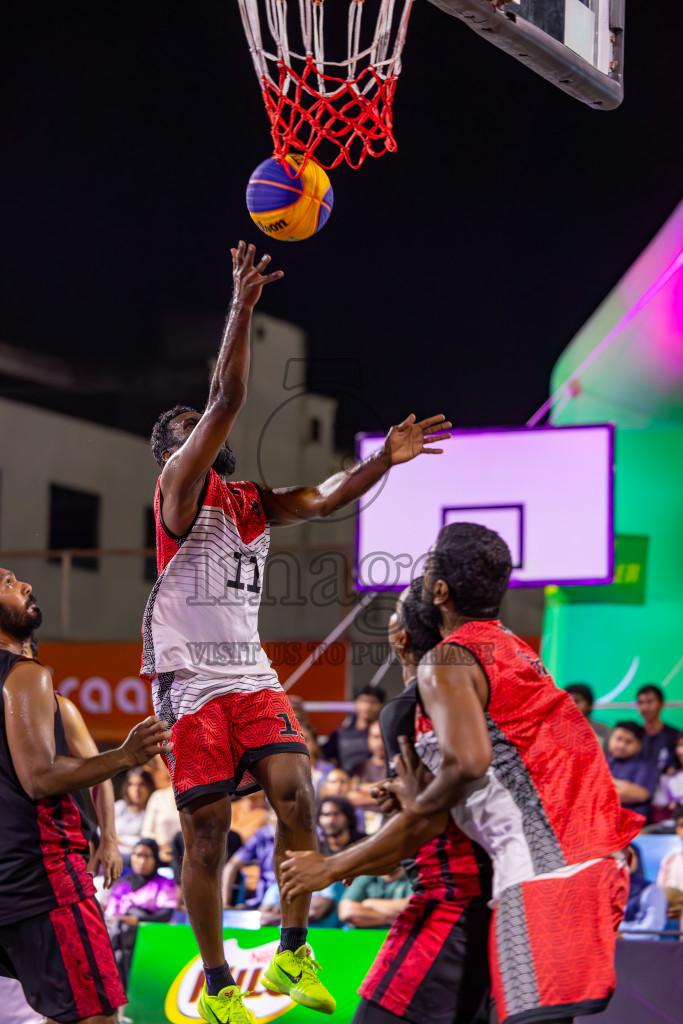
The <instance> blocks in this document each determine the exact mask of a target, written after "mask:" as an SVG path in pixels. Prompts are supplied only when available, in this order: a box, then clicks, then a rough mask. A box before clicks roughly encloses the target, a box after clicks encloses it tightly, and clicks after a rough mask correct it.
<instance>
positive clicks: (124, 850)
mask: <svg viewBox="0 0 683 1024" xmlns="http://www.w3.org/2000/svg"><path fill="white" fill-rule="evenodd" d="M153 792H154V779H153V778H152V776H151V775H150V773H149V772H146V771H145V770H144V768H132V769H131V770H130V771H129V772H128V774H127V775H126V778H125V780H124V783H123V788H122V790H121V799H120V800H117V801H116V803H115V804H114V828H115V829H116V838H117V840H118V844H119V851H120V853H121V856H122V857H123V865H124V867H126V868H128V867H130V855H131V851H132V849H133V847H134V846H135V845H136V843H137V842H138V840H139V839H140V836H141V835H142V834H143V833H142V825H143V822H144V820H145V809H146V807H147V803H148V801H149V798H150V796H151V795H152V793H153Z"/></svg>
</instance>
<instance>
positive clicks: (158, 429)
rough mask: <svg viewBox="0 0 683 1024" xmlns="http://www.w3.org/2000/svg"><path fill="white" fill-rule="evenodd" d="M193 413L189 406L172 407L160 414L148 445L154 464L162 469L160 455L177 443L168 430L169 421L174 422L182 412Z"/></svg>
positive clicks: (162, 463) (162, 461)
mask: <svg viewBox="0 0 683 1024" xmlns="http://www.w3.org/2000/svg"><path fill="white" fill-rule="evenodd" d="M194 411H195V410H194V409H193V408H192V406H191V405H174V406H173V408H172V409H167V410H166V412H162V414H161V416H160V417H159V419H158V420H157V421H156V423H155V424H154V427H153V429H152V436H151V437H150V439H149V443H150V447H151V449H152V455H153V456H154V459H155V462H156V464H157V465H158V466H161V467H163V465H164V460H163V458H162V455H163V454H164V452H167V451H168V450H169V448H173V447H175V445H176V443H177V442H176V439H175V438H174V437H173V436H172V434H171V432H170V430H169V429H168V425H169V423H170V422H171V420H174V419H175V418H176V416H180V415H181V414H182V413H184V412H194Z"/></svg>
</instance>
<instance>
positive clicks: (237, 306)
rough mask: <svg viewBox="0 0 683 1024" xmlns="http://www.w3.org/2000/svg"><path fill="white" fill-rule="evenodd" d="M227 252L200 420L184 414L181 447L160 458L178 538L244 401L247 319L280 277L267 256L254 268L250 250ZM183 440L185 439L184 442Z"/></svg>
mask: <svg viewBox="0 0 683 1024" xmlns="http://www.w3.org/2000/svg"><path fill="white" fill-rule="evenodd" d="M230 251H231V253H232V277H233V293H232V301H231V303H230V310H229V312H228V318H227V321H226V324H225V330H224V332H223V338H222V340H221V347H220V350H219V352H218V359H217V362H216V368H215V370H214V373H213V377H212V379H211V387H210V389H209V398H208V401H207V403H206V408H205V409H204V412H203V413H202V414H201V416H200V415H199V414H197V413H195V412H192V411H191V410H189V411H188V412H186V413H184V414H182V415H180V416H178V423H177V424H174V426H175V429H176V430H177V431H178V432H179V439H180V440H181V441H182V446H181V447H180V448H179V449H178V450H177V451H176V452H175V454H173V452H172V451H169V452H168V453H164V454H163V458H164V460H165V465H164V469H163V472H162V474H161V494H162V498H163V515H164V523H165V525H166V526H167V527H168V529H169V530H170V531H171V532H172V533H174V534H176V535H177V536H182V535H183V534H184V533H186V532H187V530H188V529H189V528H190V526H191V525H192V523H193V521H194V518H195V516H196V514H197V505H198V502H199V499H200V497H201V493H202V490H203V487H204V483H205V480H206V474H207V473H208V471H209V469H210V467H211V466H212V465H213V463H214V461H215V459H216V457H217V455H218V453H219V452H220V450H221V448H222V447H223V445H224V444H225V442H226V440H227V438H228V435H229V434H230V431H231V430H232V427H233V425H234V423H235V420H236V419H237V416H238V414H239V411H240V409H241V408H242V406H243V405H244V402H245V399H246V396H247V381H248V379H249V362H250V332H251V316H252V311H253V309H254V306H255V305H256V303H257V302H258V300H259V298H260V296H261V291H262V289H263V286H264V285H266V284H270V282H271V281H277V280H278V279H279V278H281V277H282V276H283V274H282V271H281V270H276V271H274V272H273V273H271V274H265V273H264V271H265V270H266V268H267V266H268V264H269V263H270V256H263V257H262V258H261V259H260V260H259V262H258V263H256V264H254V257H255V247H254V246H253V245H248V246H246V247H245V244H244V242H240V243H239V245H238V247H237V248H236V249H231V250H230ZM185 438H187V440H185Z"/></svg>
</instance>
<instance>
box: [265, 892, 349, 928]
mask: <svg viewBox="0 0 683 1024" xmlns="http://www.w3.org/2000/svg"><path fill="white" fill-rule="evenodd" d="M343 894H344V883H343V882H332V884H331V885H328V886H327V888H326V889H322V890H321V891H320V892H314V893H312V894H311V908H310V910H309V912H308V924H309V926H310V927H313V928H339V927H340V925H341V921H340V920H339V914H338V912H337V907H338V905H339V900H340V899H341V897H342V895H343ZM281 920H282V915H281V913H280V889H279V887H278V885H277V883H276V882H274V883H273V885H270V886H269V887H268V889H267V890H266V893H265V895H264V897H263V903H262V904H261V927H262V928H278V927H279V926H280V923H281Z"/></svg>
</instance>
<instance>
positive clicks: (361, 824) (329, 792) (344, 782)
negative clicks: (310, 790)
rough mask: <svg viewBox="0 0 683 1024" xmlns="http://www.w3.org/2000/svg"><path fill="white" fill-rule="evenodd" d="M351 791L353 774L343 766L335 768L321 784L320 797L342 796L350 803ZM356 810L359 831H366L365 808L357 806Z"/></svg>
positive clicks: (321, 798) (320, 798)
mask: <svg viewBox="0 0 683 1024" xmlns="http://www.w3.org/2000/svg"><path fill="white" fill-rule="evenodd" d="M350 793H351V776H350V775H349V773H348V772H345V771H344V770H343V768H333V769H332V771H331V772H329V773H328V775H327V778H326V779H325V781H324V782H323V783H322V785H321V786H320V792H319V794H318V799H319V800H323V799H324V798H325V797H328V796H340V797H343V798H344V800H347V801H348V802H349V803H350V802H351V801H350V800H349V796H350ZM354 811H355V815H356V828H357V830H358V832H361V833H365V814H364V813H363V809H362V807H356V808H354Z"/></svg>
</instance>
